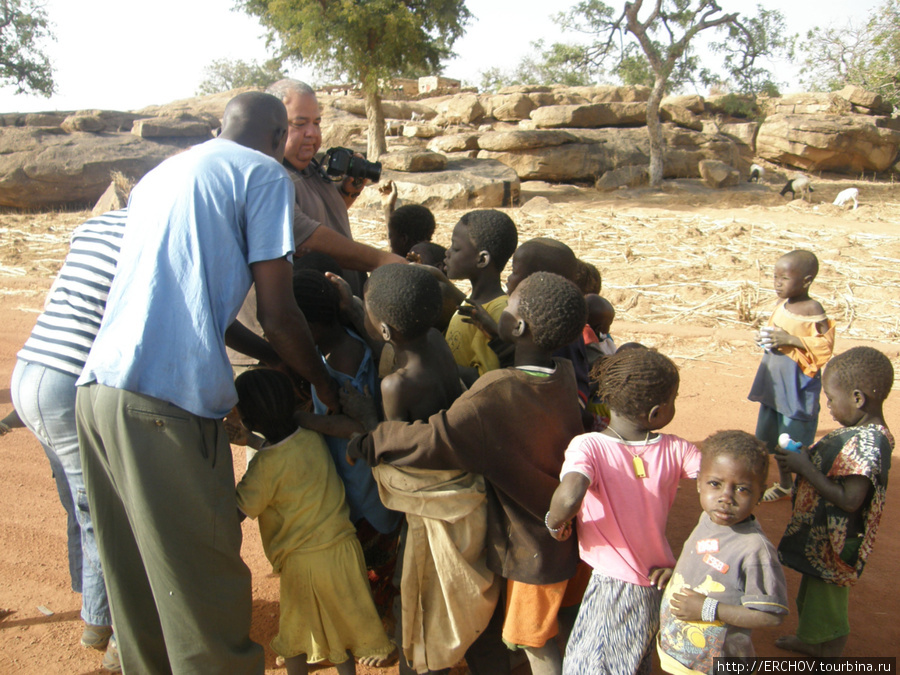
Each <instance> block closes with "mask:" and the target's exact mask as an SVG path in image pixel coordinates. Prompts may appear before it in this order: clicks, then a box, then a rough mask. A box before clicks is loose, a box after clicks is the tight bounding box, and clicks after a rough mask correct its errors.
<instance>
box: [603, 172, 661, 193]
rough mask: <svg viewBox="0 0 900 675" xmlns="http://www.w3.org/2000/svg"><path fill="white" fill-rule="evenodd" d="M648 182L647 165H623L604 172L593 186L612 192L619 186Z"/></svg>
mask: <svg viewBox="0 0 900 675" xmlns="http://www.w3.org/2000/svg"><path fill="white" fill-rule="evenodd" d="M649 182H650V167H649V166H623V167H622V168H621V169H613V170H612V171H607V172H606V173H604V174H603V175H602V176H601V177H600V179H599V180H598V181H597V182H596V183H595V184H594V187H595V188H596V189H597V190H599V191H600V192H612V191H613V190H618V189H619V188H620V187H630V188H636V187H640V186H641V185H646V184H647V183H649Z"/></svg>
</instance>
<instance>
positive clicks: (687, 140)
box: [478, 124, 738, 183]
mask: <svg viewBox="0 0 900 675" xmlns="http://www.w3.org/2000/svg"><path fill="white" fill-rule="evenodd" d="M567 131H568V133H569V134H571V135H572V136H573V137H574V138H575V141H574V142H570V143H566V144H564V145H555V146H549V147H547V146H545V147H539V148H531V149H524V150H516V151H512V150H510V151H506V152H493V151H489V150H481V151H480V152H479V153H478V157H479V158H484V159H496V160H498V161H500V162H503V163H504V164H506V165H507V166H509V167H511V168H512V169H514V170H515V172H516V173H517V174H518V176H519V178H521V179H522V180H545V181H550V182H563V183H564V182H578V181H594V180H596V179H597V178H598V177H600V176H602V175H603V174H604V173H606V172H607V171H611V170H613V169H618V168H621V167H623V166H647V165H648V164H649V163H650V140H649V138H648V136H647V130H646V129H644V128H632V129H627V128H626V129H611V128H610V129H568V130H567ZM663 135H664V139H665V142H666V145H667V148H668V149H667V151H666V157H665V163H664V171H663V173H664V175H665V177H667V178H696V177H697V176H699V170H698V163H699V162H700V160H702V159H719V160H721V161H724V162H728V163H735V162H736V161H737V158H738V153H737V149H736V146H735V144H734V143H733V142H731V141H730V140H729V139H727V138H725V137H724V136H719V135H716V136H709V135H706V134H702V133H699V132H696V131H690V130H686V129H680V128H678V127H675V126H673V125H671V124H664V125H663ZM483 139H484V137H482V139H480V140H479V143H481V141H482V140H483Z"/></svg>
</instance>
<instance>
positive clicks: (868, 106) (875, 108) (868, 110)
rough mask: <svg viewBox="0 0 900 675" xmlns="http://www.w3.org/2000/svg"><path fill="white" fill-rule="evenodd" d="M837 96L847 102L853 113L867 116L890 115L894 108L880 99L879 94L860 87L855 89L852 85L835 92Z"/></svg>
mask: <svg viewBox="0 0 900 675" xmlns="http://www.w3.org/2000/svg"><path fill="white" fill-rule="evenodd" d="M837 95H838V96H840V97H841V98H843V99H846V100H847V101H849V102H850V103H851V104H852V105H853V107H854V109H855V110H854V112H861V113H863V114H869V115H890V114H891V113H892V112H893V111H894V106H893V105H891V103H890V102H888V101H885V100H884V99H882V98H881V95H880V94H876V93H875V92H872V91H866V90H865V89H863V88H862V87H857V86H856V85H853V84H848V85H847V86H846V87H844V88H843V89H841V90H840V91H839V92H837Z"/></svg>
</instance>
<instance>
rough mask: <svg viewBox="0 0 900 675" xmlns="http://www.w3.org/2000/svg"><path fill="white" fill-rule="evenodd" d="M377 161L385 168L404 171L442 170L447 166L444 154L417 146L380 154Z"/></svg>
mask: <svg viewBox="0 0 900 675" xmlns="http://www.w3.org/2000/svg"><path fill="white" fill-rule="evenodd" d="M378 161H380V162H381V165H382V167H383V168H385V169H389V170H390V171H402V172H404V173H422V172H430V171H442V170H443V169H444V167H445V166H447V158H446V157H445V156H444V155H442V154H440V153H437V152H431V151H430V150H419V149H417V148H408V149H405V150H393V151H391V152H388V153H385V154H383V155H381V157H379V158H378Z"/></svg>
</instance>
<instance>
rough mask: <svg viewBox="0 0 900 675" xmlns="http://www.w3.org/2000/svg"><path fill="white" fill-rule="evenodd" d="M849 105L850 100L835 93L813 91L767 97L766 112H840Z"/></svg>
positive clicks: (845, 109)
mask: <svg viewBox="0 0 900 675" xmlns="http://www.w3.org/2000/svg"><path fill="white" fill-rule="evenodd" d="M850 107H851V104H850V101H848V100H847V99H845V98H842V97H841V96H838V95H837V94H831V93H827V92H821V91H813V92H805V93H802V94H789V95H788V96H782V97H781V98H773V99H769V101H768V102H767V104H766V112H767V114H768V115H819V114H821V113H833V114H842V113H849V112H850Z"/></svg>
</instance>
